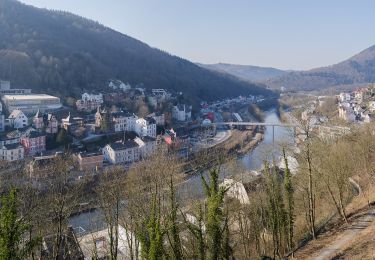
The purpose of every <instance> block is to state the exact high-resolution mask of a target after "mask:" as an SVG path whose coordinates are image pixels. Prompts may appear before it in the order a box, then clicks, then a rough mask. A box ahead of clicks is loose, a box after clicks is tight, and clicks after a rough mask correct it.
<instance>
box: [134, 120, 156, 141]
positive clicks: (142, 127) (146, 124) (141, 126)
mask: <svg viewBox="0 0 375 260" xmlns="http://www.w3.org/2000/svg"><path fill="white" fill-rule="evenodd" d="M135 132H136V133H137V134H138V135H139V136H142V137H144V136H150V137H154V138H155V137H156V123H155V120H153V119H152V118H147V119H144V118H138V119H137V120H136V123H135Z"/></svg>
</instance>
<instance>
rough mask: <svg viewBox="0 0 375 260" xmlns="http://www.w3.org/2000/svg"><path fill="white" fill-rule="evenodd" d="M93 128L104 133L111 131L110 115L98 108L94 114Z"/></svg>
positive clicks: (105, 110)
mask: <svg viewBox="0 0 375 260" xmlns="http://www.w3.org/2000/svg"><path fill="white" fill-rule="evenodd" d="M95 126H96V127H98V128H101V129H102V130H105V131H111V130H112V129H113V124H112V114H111V113H110V112H109V111H108V110H107V109H106V108H104V109H103V110H101V109H100V107H98V109H97V111H96V113H95Z"/></svg>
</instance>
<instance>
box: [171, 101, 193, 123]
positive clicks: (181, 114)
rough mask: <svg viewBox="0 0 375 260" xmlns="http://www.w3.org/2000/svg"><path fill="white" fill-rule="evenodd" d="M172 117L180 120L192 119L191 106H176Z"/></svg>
mask: <svg viewBox="0 0 375 260" xmlns="http://www.w3.org/2000/svg"><path fill="white" fill-rule="evenodd" d="M172 117H173V119H175V120H177V121H179V122H185V121H189V120H190V119H191V106H187V105H180V104H178V105H177V106H174V107H173V108H172Z"/></svg>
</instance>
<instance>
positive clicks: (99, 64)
mask: <svg viewBox="0 0 375 260" xmlns="http://www.w3.org/2000/svg"><path fill="white" fill-rule="evenodd" d="M123 19H126V17H124V18H123ZM171 37H173V35H171ZM0 78H2V79H10V80H11V81H12V85H13V87H27V88H32V89H33V90H34V91H45V92H48V93H54V94H58V95H61V96H78V95H80V94H81V93H82V92H83V91H93V90H103V88H104V87H105V86H106V85H105V83H106V81H107V80H108V79H111V78H116V79H120V80H122V81H124V82H129V83H130V84H131V85H133V86H135V85H137V84H143V86H144V87H146V88H166V89H169V90H172V91H176V92H180V91H182V92H184V93H185V94H186V96H187V97H188V98H191V99H195V101H197V99H204V100H214V99H219V98H224V97H229V96H238V95H240V94H264V95H268V94H271V92H270V91H269V90H267V89H265V88H264V87H263V86H261V85H256V84H251V83H247V82H243V81H240V80H237V79H235V78H234V77H233V78H232V77H231V76H226V75H222V74H220V73H215V72H212V71H209V70H206V69H204V68H201V67H199V66H197V65H195V64H193V63H192V62H189V61H187V60H185V59H182V58H179V57H176V56H173V55H170V54H168V53H166V52H164V51H161V50H158V49H155V48H151V47H150V46H148V45H147V44H145V43H142V42H141V41H138V40H136V39H134V38H131V37H129V36H126V35H124V34H121V33H119V32H116V31H114V30H112V29H110V28H107V27H105V26H103V25H101V24H99V23H97V22H94V21H91V20H88V19H85V18H82V17H79V16H76V15H73V14H70V13H67V12H61V11H50V10H46V9H39V8H35V7H32V6H28V5H24V4H22V3H20V2H18V1H14V0H0Z"/></svg>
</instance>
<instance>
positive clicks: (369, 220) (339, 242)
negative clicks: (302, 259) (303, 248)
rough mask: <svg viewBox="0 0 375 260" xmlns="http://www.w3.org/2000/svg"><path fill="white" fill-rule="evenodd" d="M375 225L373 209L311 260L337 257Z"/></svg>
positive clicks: (374, 211) (374, 210) (355, 221)
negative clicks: (364, 231) (368, 228)
mask: <svg viewBox="0 0 375 260" xmlns="http://www.w3.org/2000/svg"><path fill="white" fill-rule="evenodd" d="M372 224H375V209H371V210H369V211H367V212H366V213H365V214H363V215H362V216H361V217H359V218H358V219H356V220H354V222H353V223H351V224H350V226H349V227H347V228H345V229H344V230H343V231H342V232H340V233H339V234H338V235H336V236H335V237H334V238H333V239H334V240H333V241H332V242H330V243H328V245H327V246H324V247H323V248H321V249H319V250H318V251H317V252H315V253H314V254H313V255H312V257H311V258H310V259H315V260H324V259H331V258H333V257H335V256H336V255H337V254H339V253H340V252H342V251H344V250H345V249H346V248H348V247H349V246H350V245H351V242H352V241H354V240H355V239H356V238H358V237H359V236H361V233H362V231H363V230H365V229H366V228H367V227H369V226H370V225H372Z"/></svg>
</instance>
